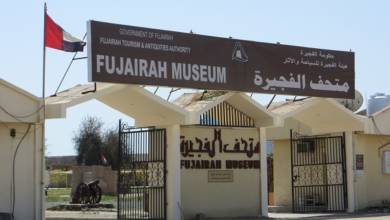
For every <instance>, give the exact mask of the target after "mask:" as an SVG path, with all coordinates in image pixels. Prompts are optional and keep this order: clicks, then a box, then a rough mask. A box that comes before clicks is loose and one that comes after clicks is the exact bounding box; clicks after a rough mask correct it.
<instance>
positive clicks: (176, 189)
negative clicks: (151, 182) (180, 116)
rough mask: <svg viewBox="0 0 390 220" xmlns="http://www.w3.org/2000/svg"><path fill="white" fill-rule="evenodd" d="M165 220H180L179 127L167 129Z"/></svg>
mask: <svg viewBox="0 0 390 220" xmlns="http://www.w3.org/2000/svg"><path fill="white" fill-rule="evenodd" d="M165 159H166V160H167V170H168V173H167V176H166V177H167V183H166V184H167V185H166V189H167V202H168V205H167V219H172V220H180V216H181V213H180V208H179V206H180V207H181V189H180V184H181V181H180V177H181V173H180V125H171V126H168V127H167V155H166V158H165Z"/></svg>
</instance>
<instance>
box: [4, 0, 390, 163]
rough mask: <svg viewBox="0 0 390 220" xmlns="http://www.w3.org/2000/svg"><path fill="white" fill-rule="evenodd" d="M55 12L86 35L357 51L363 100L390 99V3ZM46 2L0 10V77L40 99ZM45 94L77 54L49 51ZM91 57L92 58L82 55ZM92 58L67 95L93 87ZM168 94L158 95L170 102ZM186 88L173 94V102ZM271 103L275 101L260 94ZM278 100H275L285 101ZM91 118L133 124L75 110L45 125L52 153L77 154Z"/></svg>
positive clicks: (160, 5)
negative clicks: (140, 31)
mask: <svg viewBox="0 0 390 220" xmlns="http://www.w3.org/2000/svg"><path fill="white" fill-rule="evenodd" d="M46 2H47V6H48V13H49V15H50V16H51V17H52V18H53V19H54V20H55V21H56V22H57V23H58V24H59V25H60V26H62V28H64V29H65V30H66V31H67V32H69V33H71V34H72V35H74V36H77V37H79V38H82V37H83V36H84V34H85V33H86V22H87V21H88V20H91V19H92V20H98V21H105V22H113V23H118V24H125V25H132V26H141V27H149V28H156V29H165V30H172V31H180V32H189V31H190V30H192V31H193V32H195V33H197V34H205V35H212V36H219V37H229V36H232V37H233V38H237V39H244V40H253V41H259V42H268V43H276V42H280V43H282V44H289V45H297V46H307V47H316V48H324V49H333V50H344V51H349V50H352V51H353V52H355V71H356V72H355V79H356V89H357V90H359V91H360V92H361V93H362V94H363V96H364V97H365V98H367V97H369V96H370V95H372V94H374V93H376V92H384V93H387V94H390V86H389V81H390V76H389V74H390V71H389V68H388V66H387V65H388V64H389V63H388V62H389V60H390V55H389V52H390V44H389V40H390V25H389V24H390V13H389V9H390V1H386V0H382V1H360V0H346V1H339V0H327V1H312V0H301V1H286V0H285V1H281V0H273V1H260V0H254V1H249V0H248V1H243V0H242V1H228V0H212V1H211V0H207V1H206V0H196V1H182V0H181V1H179V0H176V1H170V0H165V1H148V0H142V1H129V0H127V1H98V0H94V1H88V0H83V1H79V0H78V1H74V0H67V1H54V0H53V1H46ZM43 4H44V2H43V1H20V0H13V1H4V2H2V7H1V8H0V24H1V35H0V49H1V53H0V60H1V62H0V65H1V69H0V78H2V79H4V80H7V81H9V82H11V83H13V84H15V85H17V86H19V87H21V88H23V89H25V90H27V91H29V92H31V93H32V94H34V95H36V96H41V94H42V92H41V91H42V47H43V44H42V43H43ZM46 56H47V59H46V71H47V78H46V91H47V92H46V93H47V95H50V94H53V93H54V91H55V89H56V88H57V86H58V83H59V81H60V79H61V77H62V75H63V73H64V71H65V69H66V67H67V65H68V63H69V62H70V60H71V58H72V56H73V54H72V53H66V52H61V51H58V50H53V49H47V55H46ZM80 56H86V54H85V53H84V54H80ZM87 82H88V80H87V62H86V60H78V61H75V62H74V64H73V65H72V66H71V69H70V71H69V73H68V76H67V77H66V78H65V81H64V83H63V85H62V87H61V90H63V89H66V88H69V87H72V86H74V85H77V84H84V83H87ZM167 91H168V89H167V88H165V89H161V90H160V92H159V95H160V96H162V97H165V98H166V97H167ZM181 92H182V91H180V92H178V93H175V94H174V96H173V98H175V97H177V96H179V95H180V93H181ZM254 98H255V99H256V100H258V101H259V102H261V103H263V104H266V103H267V102H268V101H269V100H270V98H271V96H270V95H265V94H256V95H254ZM285 98H286V97H285V96H277V100H282V99H285ZM86 116H96V117H99V118H100V119H101V120H102V121H103V122H104V124H105V128H114V127H115V126H116V125H117V124H118V120H119V119H124V120H125V121H126V122H128V123H129V124H131V123H133V120H132V119H131V118H129V117H127V116H126V115H123V114H121V113H120V112H117V111H116V110H114V109H111V108H109V107H107V106H105V105H104V104H102V103H100V102H98V101H94V100H93V101H89V102H87V103H84V104H81V105H78V106H75V107H73V108H71V109H68V111H67V118H66V119H55V120H48V121H47V122H46V141H47V147H48V149H47V154H48V155H51V156H53V155H72V154H75V151H74V144H73V142H72V137H73V136H74V134H75V132H76V131H77V129H78V127H79V124H80V121H81V120H82V119H83V118H85V117H86Z"/></svg>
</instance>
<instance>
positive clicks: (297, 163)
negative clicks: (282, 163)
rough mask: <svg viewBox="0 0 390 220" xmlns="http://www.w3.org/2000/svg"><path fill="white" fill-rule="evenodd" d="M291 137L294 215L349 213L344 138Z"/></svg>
mask: <svg viewBox="0 0 390 220" xmlns="http://www.w3.org/2000/svg"><path fill="white" fill-rule="evenodd" d="M290 136H291V137H290V139H291V177H292V181H291V184H292V208H293V212H338V211H345V210H346V209H347V183H346V163H345V141H344V140H345V138H344V135H342V136H311V137H299V136H296V137H293V133H292V132H291V133H290Z"/></svg>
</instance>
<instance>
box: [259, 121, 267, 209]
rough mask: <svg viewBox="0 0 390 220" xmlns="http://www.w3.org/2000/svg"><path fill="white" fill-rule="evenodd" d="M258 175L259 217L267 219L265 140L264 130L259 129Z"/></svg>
mask: <svg viewBox="0 0 390 220" xmlns="http://www.w3.org/2000/svg"><path fill="white" fill-rule="evenodd" d="M260 175H261V176H260V178H261V180H260V184H261V187H260V192H261V216H264V217H268V176H267V140H266V129H265V128H260Z"/></svg>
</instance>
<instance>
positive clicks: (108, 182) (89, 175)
mask: <svg viewBox="0 0 390 220" xmlns="http://www.w3.org/2000/svg"><path fill="white" fill-rule="evenodd" d="M117 172H118V171H115V170H112V169H111V167H110V166H108V167H105V166H73V167H72V192H73V191H74V190H75V189H76V187H77V186H78V185H79V184H80V183H81V182H89V181H92V180H95V179H98V180H99V181H100V182H99V186H100V188H101V189H102V191H103V194H116V193H117V176H118V173H117Z"/></svg>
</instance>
